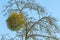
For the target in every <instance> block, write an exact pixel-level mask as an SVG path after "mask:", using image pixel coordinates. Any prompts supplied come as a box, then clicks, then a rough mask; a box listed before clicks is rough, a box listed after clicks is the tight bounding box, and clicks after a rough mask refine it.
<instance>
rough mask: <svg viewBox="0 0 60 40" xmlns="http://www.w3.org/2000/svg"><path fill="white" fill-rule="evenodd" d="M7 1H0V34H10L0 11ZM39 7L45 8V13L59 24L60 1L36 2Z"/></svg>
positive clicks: (38, 0)
mask: <svg viewBox="0 0 60 40" xmlns="http://www.w3.org/2000/svg"><path fill="white" fill-rule="evenodd" d="M7 1H8V0H0V34H6V33H10V34H11V35H12V33H13V32H12V33H11V31H10V30H9V29H8V28H7V25H6V22H5V17H4V16H2V13H1V11H2V10H3V6H4V5H5V4H6V2H7ZM37 2H38V3H40V5H42V6H43V7H45V9H46V11H47V12H48V13H49V14H50V15H52V16H53V17H55V18H57V19H58V24H60V0H37Z"/></svg>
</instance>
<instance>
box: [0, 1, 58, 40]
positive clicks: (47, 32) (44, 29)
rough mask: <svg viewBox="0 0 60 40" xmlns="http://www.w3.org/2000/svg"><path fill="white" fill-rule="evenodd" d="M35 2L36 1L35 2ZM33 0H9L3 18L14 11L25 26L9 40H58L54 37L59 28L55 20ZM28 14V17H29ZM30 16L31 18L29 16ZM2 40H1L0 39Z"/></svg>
mask: <svg viewBox="0 0 60 40" xmlns="http://www.w3.org/2000/svg"><path fill="white" fill-rule="evenodd" d="M36 1H37V0H36ZM36 1H35V0H10V1H8V4H7V5H6V6H5V8H4V11H3V12H4V14H3V15H4V16H5V15H7V14H8V16H9V15H10V14H11V12H13V11H15V12H18V13H21V12H22V14H23V16H24V18H25V19H26V24H25V26H24V27H22V29H20V30H18V31H16V33H17V34H16V36H15V37H14V38H12V37H11V38H10V39H9V40H59V39H58V38H57V36H56V35H55V34H56V33H57V32H58V31H59V28H58V26H57V24H56V21H57V20H56V19H55V18H53V17H51V16H49V15H48V14H47V12H46V11H45V9H44V8H43V7H42V6H41V5H38V3H36ZM29 14H30V15H29ZM31 15H32V16H31ZM35 15H36V16H35ZM1 40H2V39H1Z"/></svg>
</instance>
